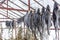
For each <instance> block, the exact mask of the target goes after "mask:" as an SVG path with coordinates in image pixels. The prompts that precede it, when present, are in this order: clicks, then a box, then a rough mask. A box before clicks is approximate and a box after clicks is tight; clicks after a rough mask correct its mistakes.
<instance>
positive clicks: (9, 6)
mask: <svg viewBox="0 0 60 40" xmlns="http://www.w3.org/2000/svg"><path fill="white" fill-rule="evenodd" d="M4 4H5V5H7V4H6V3H4ZM8 6H9V7H11V6H10V5H8ZM11 8H12V7H11ZM10 11H11V10H10ZM11 12H13V11H11ZM18 12H19V13H21V12H20V11H18ZM14 13H15V12H14ZM21 14H23V13H21ZM16 15H17V14H16ZM23 15H24V14H23Z"/></svg>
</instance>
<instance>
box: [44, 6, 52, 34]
mask: <svg viewBox="0 0 60 40" xmlns="http://www.w3.org/2000/svg"><path fill="white" fill-rule="evenodd" d="M49 19H51V18H50V7H49V5H47V8H46V15H45V21H46V24H47V32H48V35H50V33H49V28H50V26H49V25H50V24H49V21H51V20H49Z"/></svg>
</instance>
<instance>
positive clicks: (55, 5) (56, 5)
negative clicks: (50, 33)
mask: <svg viewBox="0 0 60 40" xmlns="http://www.w3.org/2000/svg"><path fill="white" fill-rule="evenodd" d="M57 10H58V4H57V2H55V3H54V9H53V23H54V27H55V31H57V26H55V24H56V20H57V15H56V14H57Z"/></svg>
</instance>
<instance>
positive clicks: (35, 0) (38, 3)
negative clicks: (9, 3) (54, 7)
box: [34, 0, 44, 7]
mask: <svg viewBox="0 0 60 40" xmlns="http://www.w3.org/2000/svg"><path fill="white" fill-rule="evenodd" d="M34 1H35V2H36V3H37V4H39V5H40V6H42V7H44V6H43V5H42V4H40V3H39V2H38V1H36V0H34Z"/></svg>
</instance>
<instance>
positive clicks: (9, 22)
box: [6, 21, 14, 28]
mask: <svg viewBox="0 0 60 40" xmlns="http://www.w3.org/2000/svg"><path fill="white" fill-rule="evenodd" d="M6 26H7V27H8V28H14V21H6Z"/></svg>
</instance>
